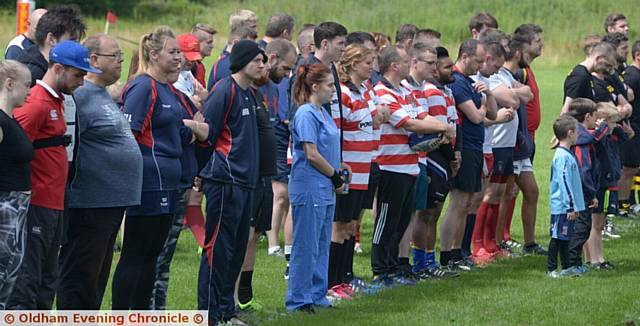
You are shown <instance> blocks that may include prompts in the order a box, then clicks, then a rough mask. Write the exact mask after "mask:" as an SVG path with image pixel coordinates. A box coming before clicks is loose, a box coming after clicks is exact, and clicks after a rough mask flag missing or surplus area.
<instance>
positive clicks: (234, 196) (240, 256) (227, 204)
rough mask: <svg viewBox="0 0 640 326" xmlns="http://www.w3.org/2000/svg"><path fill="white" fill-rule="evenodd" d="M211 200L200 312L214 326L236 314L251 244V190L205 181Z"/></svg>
mask: <svg viewBox="0 0 640 326" xmlns="http://www.w3.org/2000/svg"><path fill="white" fill-rule="evenodd" d="M202 186H203V187H202V189H203V191H204V194H205V196H206V198H207V220H206V224H205V246H204V250H203V252H202V260H201V261H200V271H199V273H198V309H199V310H208V311H209V321H210V324H211V323H213V324H215V323H217V322H218V321H220V320H225V321H226V320H229V319H230V318H231V317H233V316H235V315H236V305H235V301H234V291H235V285H236V280H237V279H238V275H240V270H241V269H242V263H243V261H244V255H245V252H246V250H247V242H248V241H249V228H250V226H251V207H252V197H253V196H252V195H251V193H252V192H251V190H249V189H245V188H242V187H238V186H234V185H232V184H226V183H218V182H212V181H207V180H203V185H202Z"/></svg>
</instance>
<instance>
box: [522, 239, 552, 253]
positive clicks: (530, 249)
mask: <svg viewBox="0 0 640 326" xmlns="http://www.w3.org/2000/svg"><path fill="white" fill-rule="evenodd" d="M522 253H523V254H525V255H539V256H546V255H547V249H545V248H544V247H543V246H541V245H539V244H537V243H535V242H534V243H533V244H531V245H525V246H524V247H522Z"/></svg>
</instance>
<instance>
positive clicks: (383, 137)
mask: <svg viewBox="0 0 640 326" xmlns="http://www.w3.org/2000/svg"><path fill="white" fill-rule="evenodd" d="M374 90H375V92H376V95H377V96H378V97H379V98H380V102H381V104H386V105H388V106H389V113H391V119H390V120H389V121H388V122H386V123H383V124H382V125H381V126H380V147H379V155H378V158H377V161H378V165H379V166H380V170H382V171H389V172H396V173H404V174H409V175H412V176H417V175H418V174H419V173H420V168H419V167H418V154H417V153H416V152H414V151H412V150H411V147H409V132H408V131H407V130H405V129H404V128H402V126H403V125H404V124H405V123H406V122H407V121H409V119H415V118H416V117H417V116H418V112H417V111H418V107H419V106H418V103H417V102H416V100H415V98H414V97H413V96H412V95H411V93H410V92H409V91H408V90H407V89H406V88H404V87H399V88H395V87H394V86H393V85H391V84H390V83H389V82H388V81H387V80H386V79H385V78H383V79H382V80H381V81H379V82H378V84H377V85H376V86H375V88H374Z"/></svg>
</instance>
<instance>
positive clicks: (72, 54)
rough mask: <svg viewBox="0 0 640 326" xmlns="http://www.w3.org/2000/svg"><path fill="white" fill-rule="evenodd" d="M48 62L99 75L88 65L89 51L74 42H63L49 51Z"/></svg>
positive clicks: (97, 71)
mask: <svg viewBox="0 0 640 326" xmlns="http://www.w3.org/2000/svg"><path fill="white" fill-rule="evenodd" d="M49 62H55V63H59V64H61V65H65V66H69V67H73V68H76V69H80V70H84V71H86V72H91V73H94V74H101V73H102V71H101V70H100V69H96V68H93V67H91V65H90V64H89V49H87V48H86V47H84V46H83V45H82V44H80V43H78V42H75V41H70V40H68V41H63V42H60V43H58V44H56V46H54V47H53V49H51V51H49Z"/></svg>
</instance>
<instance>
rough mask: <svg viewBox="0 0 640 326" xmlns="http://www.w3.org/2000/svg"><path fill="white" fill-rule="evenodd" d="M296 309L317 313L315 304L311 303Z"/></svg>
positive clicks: (306, 312) (307, 312)
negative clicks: (314, 307)
mask: <svg viewBox="0 0 640 326" xmlns="http://www.w3.org/2000/svg"><path fill="white" fill-rule="evenodd" d="M296 311H300V312H303V313H305V314H310V315H312V314H315V313H316V310H315V309H313V305H312V304H310V303H307V304H306V305H303V306H301V307H300V308H298V309H296Z"/></svg>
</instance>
